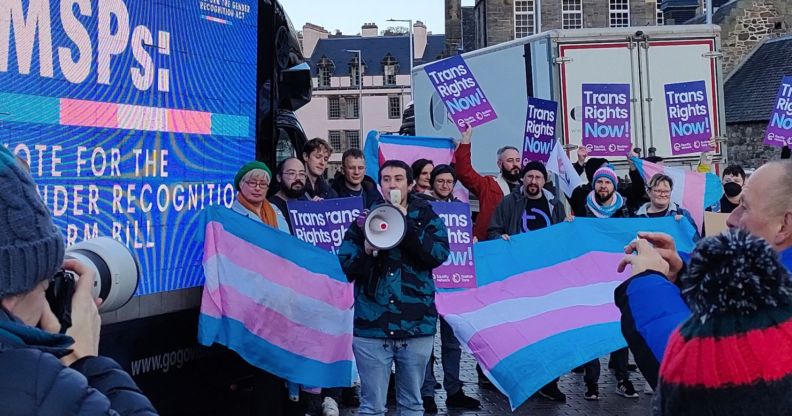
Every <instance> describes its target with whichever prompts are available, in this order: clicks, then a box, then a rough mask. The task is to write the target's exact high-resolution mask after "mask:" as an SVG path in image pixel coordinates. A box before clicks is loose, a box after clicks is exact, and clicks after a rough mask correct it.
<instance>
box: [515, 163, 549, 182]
mask: <svg viewBox="0 0 792 416" xmlns="http://www.w3.org/2000/svg"><path fill="white" fill-rule="evenodd" d="M532 170H538V171H539V172H541V173H542V175H543V176H544V178H545V180H547V168H545V165H544V163H542V162H538V161H536V160H532V161H530V162H528V163H526V164H525V166H523V168H522V170H520V179H522V178H524V177H525V174H526V173H528V172H529V171H532Z"/></svg>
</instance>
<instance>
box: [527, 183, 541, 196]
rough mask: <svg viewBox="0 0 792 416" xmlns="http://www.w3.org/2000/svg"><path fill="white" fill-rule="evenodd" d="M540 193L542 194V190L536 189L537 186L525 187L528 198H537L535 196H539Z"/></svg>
mask: <svg viewBox="0 0 792 416" xmlns="http://www.w3.org/2000/svg"><path fill="white" fill-rule="evenodd" d="M541 192H542V188H540V187H538V186H536V185H529V186H526V187H525V193H526V194H527V195H528V196H532V197H533V196H537V195H539V194H540V193H541Z"/></svg>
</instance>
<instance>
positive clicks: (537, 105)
mask: <svg viewBox="0 0 792 416" xmlns="http://www.w3.org/2000/svg"><path fill="white" fill-rule="evenodd" d="M557 116H558V103H557V102H555V101H548V100H542V99H539V98H534V97H528V112H527V116H526V118H525V139H524V140H523V153H522V160H523V165H524V164H526V163H528V162H529V161H532V160H538V161H540V162H542V163H547V160H548V159H549V158H550V152H552V151H553V146H555V143H556V138H555V131H556V118H557Z"/></svg>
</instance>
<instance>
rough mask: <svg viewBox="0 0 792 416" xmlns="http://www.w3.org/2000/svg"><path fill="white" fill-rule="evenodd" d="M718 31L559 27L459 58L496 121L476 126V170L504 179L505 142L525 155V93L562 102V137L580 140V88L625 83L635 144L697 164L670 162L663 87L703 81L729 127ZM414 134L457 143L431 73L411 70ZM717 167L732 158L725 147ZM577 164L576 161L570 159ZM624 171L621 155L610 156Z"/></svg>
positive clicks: (715, 117) (716, 127)
mask: <svg viewBox="0 0 792 416" xmlns="http://www.w3.org/2000/svg"><path fill="white" fill-rule="evenodd" d="M719 50H720V28H719V27H718V26H715V25H685V26H648V27H629V28H608V29H580V30H552V31H548V32H544V33H540V34H537V35H533V36H529V37H525V38H522V39H517V40H514V41H511V42H507V43H503V44H500V45H495V46H491V47H488V48H484V49H479V50H476V51H472V52H469V53H465V54H463V55H462V56H463V57H464V59H465V61H466V62H467V64H468V66H469V67H470V69H471V71H472V73H473V75H474V76H475V78H476V80H477V81H478V83H479V86H480V87H481V89H482V90H483V91H484V94H485V95H486V97H487V99H488V100H489V101H490V102H491V104H492V106H493V107H494V109H495V112H496V113H497V115H498V119H497V120H495V121H493V122H490V123H487V124H485V125H482V126H479V127H477V128H476V131H475V135H474V140H473V166H474V167H475V168H476V169H477V170H478V171H479V172H482V173H493V174H494V173H497V167H496V164H495V153H496V151H497V149H498V148H500V147H501V146H504V145H512V146H515V147H517V148H520V149H522V143H523V137H524V133H523V131H524V128H525V118H526V111H527V99H526V98H527V97H529V96H533V97H537V98H542V99H546V100H553V101H557V102H558V103H559V114H560V116H559V119H560V124H558V126H557V127H558V128H557V132H558V133H557V136H558V138H559V139H560V140H561V142H562V143H563V144H574V145H581V143H582V127H581V126H582V123H581V121H582V111H581V109H582V99H581V98H582V97H581V96H582V84H584V83H595V84H598V83H603V84H604V83H618V84H629V85H630V88H631V94H630V96H631V99H632V103H631V104H632V111H631V114H632V115H631V117H632V120H631V129H632V134H631V137H632V138H633V146H634V147H635V148H641V149H643V155H644V156H646V155H648V154H649V150H650V149H651V148H654V149H655V153H656V154H657V155H658V156H662V157H664V158H665V159H666V160H667V163H669V164H674V165H687V166H693V165H695V164H697V163H698V161H699V157H700V153H695V154H688V155H684V156H676V157H672V156H671V153H672V152H671V142H670V138H669V136H670V134H669V131H668V123H667V116H666V107H665V99H664V95H663V94H664V86H665V85H666V84H672V83H679V82H688V81H701V80H703V81H704V82H705V85H706V90H707V97H708V102H709V108H710V126H712V127H713V129H712V131H713V133H714V134H713V136H714V137H719V136H720V135H721V134H722V133H721V132H722V131H724V108H723V86H722V82H721V65H720V60H719V59H717V58H718V56H720V53H719ZM413 77H414V83H415V93H414V95H413V102H414V109H415V128H416V134H417V135H419V136H445V137H459V131H458V130H457V128H456V126H455V125H454V124H453V122H451V120H450V118H449V117H448V114H447V112H446V109H445V107H444V106H443V103H442V101H441V100H440V97H439V95H438V94H437V93H435V90H434V88H433V86H432V84H431V82H430V80H429V78H428V76H427V74H426V72H425V71H424V66H419V67H416V68H414V69H413ZM719 147H721V148H719V149H718V150H717V152H715V161H716V162H718V161H721V160H723V158H724V157H725V149H724V148H722V147H723V146H722V144H721V145H719ZM571 158H572V161H575V156H574V155H573V156H572V157H571ZM612 161H613V162H614V163H615V164H616V166H617V167H620V168H624V166H625V164H626V161H625V158H624V157H615V158H612Z"/></svg>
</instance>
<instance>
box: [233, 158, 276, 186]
mask: <svg viewBox="0 0 792 416" xmlns="http://www.w3.org/2000/svg"><path fill="white" fill-rule="evenodd" d="M253 169H261V170H263V171H264V172H267V175H269V178H270V180H272V171H271V170H270V168H268V167H267V165H266V164H264V162H259V161H258V160H254V161H252V162H248V163H245V164H244V165H243V166H242V167H241V168H239V172H237V174H236V176H234V188H236V190H237V191H238V190H239V182H242V178H244V177H245V175H247V173H248V172H250V171H251V170H253Z"/></svg>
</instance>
